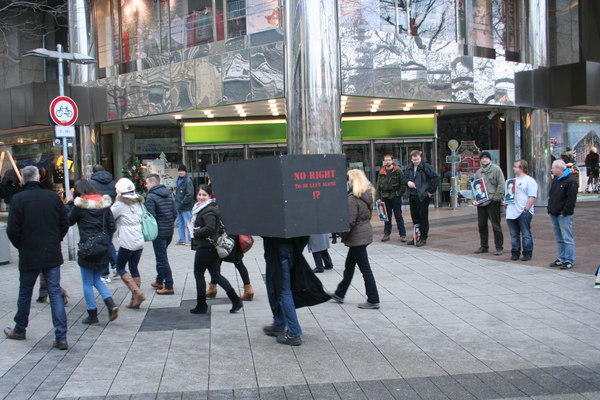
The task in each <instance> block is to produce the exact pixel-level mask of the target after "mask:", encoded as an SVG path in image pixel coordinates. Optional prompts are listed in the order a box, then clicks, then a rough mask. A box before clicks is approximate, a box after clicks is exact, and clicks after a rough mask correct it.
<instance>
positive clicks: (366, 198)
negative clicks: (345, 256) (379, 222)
mask: <svg viewBox="0 0 600 400" xmlns="http://www.w3.org/2000/svg"><path fill="white" fill-rule="evenodd" d="M348 211H349V214H350V215H349V218H348V220H349V221H350V230H349V231H347V232H342V242H344V244H345V245H346V246H347V247H356V246H365V245H368V244H370V243H371V242H373V227H372V226H371V213H372V211H373V196H372V195H371V191H370V190H367V191H366V192H364V193H363V194H362V195H361V196H360V198H358V197H356V196H354V195H353V194H352V193H349V194H348Z"/></svg>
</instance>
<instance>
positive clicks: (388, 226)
mask: <svg viewBox="0 0 600 400" xmlns="http://www.w3.org/2000/svg"><path fill="white" fill-rule="evenodd" d="M382 200H383V202H384V203H385V209H386V211H387V214H388V221H387V222H386V223H385V226H384V227H383V233H392V212H393V214H394V218H396V225H397V226H398V233H399V234H400V236H406V228H405V227H404V218H402V197H400V196H395V197H393V198H391V199H382Z"/></svg>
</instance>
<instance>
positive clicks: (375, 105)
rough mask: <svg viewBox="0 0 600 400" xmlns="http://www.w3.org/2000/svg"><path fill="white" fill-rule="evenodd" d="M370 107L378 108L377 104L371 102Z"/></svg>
mask: <svg viewBox="0 0 600 400" xmlns="http://www.w3.org/2000/svg"><path fill="white" fill-rule="evenodd" d="M371 108H379V104H373V105H372V106H371Z"/></svg>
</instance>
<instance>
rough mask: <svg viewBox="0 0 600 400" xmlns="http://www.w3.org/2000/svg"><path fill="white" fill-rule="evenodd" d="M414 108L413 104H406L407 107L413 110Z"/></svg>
mask: <svg viewBox="0 0 600 400" xmlns="http://www.w3.org/2000/svg"><path fill="white" fill-rule="evenodd" d="M412 106H414V104H413V103H406V107H408V108H411V107H412Z"/></svg>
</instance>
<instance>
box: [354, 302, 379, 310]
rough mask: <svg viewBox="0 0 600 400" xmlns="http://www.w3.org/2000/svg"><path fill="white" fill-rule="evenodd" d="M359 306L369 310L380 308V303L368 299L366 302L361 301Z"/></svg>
mask: <svg viewBox="0 0 600 400" xmlns="http://www.w3.org/2000/svg"><path fill="white" fill-rule="evenodd" d="M358 308H364V309H367V310H377V309H378V308H379V303H369V302H368V301H366V302H364V303H360V304H359V305H358Z"/></svg>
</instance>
